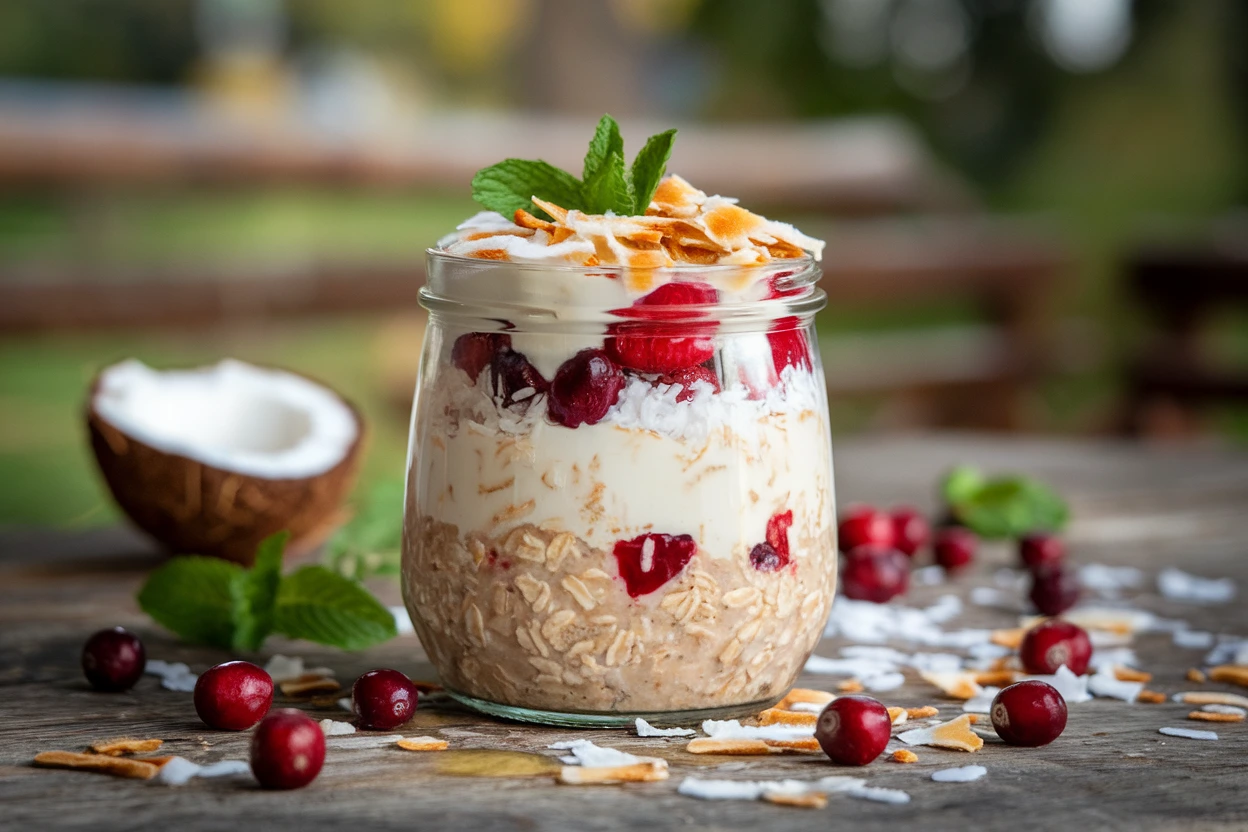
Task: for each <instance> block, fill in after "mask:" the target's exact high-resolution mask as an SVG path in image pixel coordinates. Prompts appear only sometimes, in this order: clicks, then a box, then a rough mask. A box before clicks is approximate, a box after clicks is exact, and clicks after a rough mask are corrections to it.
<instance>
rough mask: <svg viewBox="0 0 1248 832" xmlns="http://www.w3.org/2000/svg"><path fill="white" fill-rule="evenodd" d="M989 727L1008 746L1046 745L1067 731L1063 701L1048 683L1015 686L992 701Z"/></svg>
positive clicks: (1064, 702) (1017, 684)
mask: <svg viewBox="0 0 1248 832" xmlns="http://www.w3.org/2000/svg"><path fill="white" fill-rule="evenodd" d="M992 727H993V728H995V729H996V730H997V736H999V737H1001V739H1003V740H1005V741H1006V742H1007V743H1009V744H1010V745H1019V746H1023V747H1025V748H1036V747H1038V746H1041V745H1048V744H1049V743H1051V742H1053V740H1055V739H1057V738H1058V737H1059V736H1061V734H1062V731H1064V730H1066V700H1065V699H1063V698H1062V695H1061V694H1060V693H1058V691H1057V688H1055V687H1053V686H1052V685H1050V684H1048V683H1047V682H1041V681H1038V680H1036V679H1031V680H1028V681H1026V682H1017V683H1015V684H1013V685H1010V686H1009V687H1007V688H1005V689H1004V690H1002V691H1001V692H1000V693H998V694H997V695H996V698H994V699H993V700H992Z"/></svg>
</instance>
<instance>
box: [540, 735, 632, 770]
mask: <svg viewBox="0 0 1248 832" xmlns="http://www.w3.org/2000/svg"><path fill="white" fill-rule="evenodd" d="M546 747H547V748H551V749H554V750H555V751H571V752H572V753H571V754H569V755H565V756H563V757H560V758H559V761H560V762H561V763H564V764H565V765H569V766H575V765H581V766H585V767H586V768H600V767H609V766H628V765H633V764H634V763H640V762H641V758H640V757H636V756H634V755H632V754H629V753H627V752H624V751H620V750H618V749H615V748H604V747H602V746H599V745H595V744H594V743H592V742H590V741H589V740H566V741H564V742H556V743H551V744H550V745H548V746H546Z"/></svg>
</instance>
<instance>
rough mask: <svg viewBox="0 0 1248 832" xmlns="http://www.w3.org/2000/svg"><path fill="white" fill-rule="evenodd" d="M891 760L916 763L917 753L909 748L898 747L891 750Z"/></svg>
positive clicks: (917, 759)
mask: <svg viewBox="0 0 1248 832" xmlns="http://www.w3.org/2000/svg"><path fill="white" fill-rule="evenodd" d="M892 760H893V762H894V763H917V762H918V761H919V755H918V754H915V753H914V752H913V751H911V750H910V749H909V748H898V749H897V750H896V751H894V752H893V756H892Z"/></svg>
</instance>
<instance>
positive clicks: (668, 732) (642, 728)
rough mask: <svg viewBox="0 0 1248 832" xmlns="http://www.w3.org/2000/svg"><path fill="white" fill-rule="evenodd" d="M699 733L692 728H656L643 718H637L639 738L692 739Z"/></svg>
mask: <svg viewBox="0 0 1248 832" xmlns="http://www.w3.org/2000/svg"><path fill="white" fill-rule="evenodd" d="M696 733H697V731H695V730H693V729H692V728H655V727H654V726H653V725H651V724H650V723H649V722H646V721H645V720H644V719H642V718H641V717H637V736H639V737H692V736H693V735H694V734H696Z"/></svg>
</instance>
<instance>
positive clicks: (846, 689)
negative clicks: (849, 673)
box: [836, 679, 866, 693]
mask: <svg viewBox="0 0 1248 832" xmlns="http://www.w3.org/2000/svg"><path fill="white" fill-rule="evenodd" d="M836 689H837V690H839V691H840V692H841V693H862V692H863V691H864V690H866V688H864V687H863V686H862V682H859V681H858V680H857V679H846V680H845V681H843V682H841V683H839V684H838V685H837V686H836Z"/></svg>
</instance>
